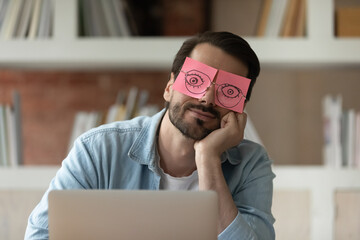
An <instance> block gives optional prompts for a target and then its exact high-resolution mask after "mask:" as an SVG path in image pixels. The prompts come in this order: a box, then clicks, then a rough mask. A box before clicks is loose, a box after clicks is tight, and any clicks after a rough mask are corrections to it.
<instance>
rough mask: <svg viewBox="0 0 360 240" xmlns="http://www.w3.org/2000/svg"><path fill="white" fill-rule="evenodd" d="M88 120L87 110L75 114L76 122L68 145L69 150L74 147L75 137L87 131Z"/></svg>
mask: <svg viewBox="0 0 360 240" xmlns="http://www.w3.org/2000/svg"><path fill="white" fill-rule="evenodd" d="M86 121H87V112H84V111H79V112H77V113H76V114H75V117H74V123H73V127H72V131H71V135H70V140H69V145H68V151H70V149H71V148H72V146H73V143H74V141H75V139H76V138H77V137H79V136H80V135H81V134H82V133H83V132H84V131H85V126H86Z"/></svg>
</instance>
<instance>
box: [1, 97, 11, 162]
mask: <svg viewBox="0 0 360 240" xmlns="http://www.w3.org/2000/svg"><path fill="white" fill-rule="evenodd" d="M6 129H7V124H6V116H5V105H4V104H0V166H8V165H9V163H8V140H7V139H8V138H7V130H6Z"/></svg>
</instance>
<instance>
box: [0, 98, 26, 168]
mask: <svg viewBox="0 0 360 240" xmlns="http://www.w3.org/2000/svg"><path fill="white" fill-rule="evenodd" d="M20 102H21V101H20V95H19V93H18V92H14V93H13V104H12V105H10V104H1V103H0V166H4V167H10V166H18V165H20V164H22V128H21V103H20Z"/></svg>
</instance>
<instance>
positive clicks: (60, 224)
mask: <svg viewBox="0 0 360 240" xmlns="http://www.w3.org/2000/svg"><path fill="white" fill-rule="evenodd" d="M217 201H218V200H217V195H216V193H215V192H212V191H149V190H54V191H51V192H50V193H49V212H48V214H49V237H50V239H51V240H58V239H61V240H64V239H67V240H72V239H76V240H81V239H87V240H90V239H97V240H98V239H107V240H111V239H131V240H138V239H142V240H144V239H145V240H155V239H156V240H162V239H167V240H169V239H171V240H177V239H181V240H184V239H187V240H191V239H194V240H195V239H196V240H212V239H214V240H215V239H217V217H218V202H217Z"/></svg>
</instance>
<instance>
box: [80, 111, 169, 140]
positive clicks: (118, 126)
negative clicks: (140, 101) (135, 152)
mask: <svg viewBox="0 0 360 240" xmlns="http://www.w3.org/2000/svg"><path fill="white" fill-rule="evenodd" d="M163 113H164V111H160V112H158V113H157V114H155V115H153V116H138V117H135V118H133V119H130V120H125V121H116V122H112V123H108V124H104V125H101V126H99V127H96V128H93V129H91V130H89V131H87V132H85V133H83V134H82V135H81V136H80V137H79V139H81V141H88V140H90V139H92V140H93V139H96V138H101V139H103V138H104V137H105V138H113V137H121V136H124V137H126V138H127V139H128V138H129V137H131V136H134V137H136V136H137V135H138V134H140V133H145V132H147V131H152V129H153V128H157V127H158V124H159V122H160V120H161V118H162V115H163Z"/></svg>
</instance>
